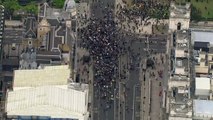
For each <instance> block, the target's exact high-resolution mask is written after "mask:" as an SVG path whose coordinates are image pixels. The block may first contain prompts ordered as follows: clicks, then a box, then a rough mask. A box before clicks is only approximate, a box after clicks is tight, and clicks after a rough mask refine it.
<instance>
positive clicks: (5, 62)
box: [2, 59, 19, 66]
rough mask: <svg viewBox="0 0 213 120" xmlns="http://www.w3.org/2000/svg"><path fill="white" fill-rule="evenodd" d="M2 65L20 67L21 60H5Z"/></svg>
mask: <svg viewBox="0 0 213 120" xmlns="http://www.w3.org/2000/svg"><path fill="white" fill-rule="evenodd" d="M2 65H11V66H18V65H19V60H18V59H3V61H2Z"/></svg>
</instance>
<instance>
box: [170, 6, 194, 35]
mask: <svg viewBox="0 0 213 120" xmlns="http://www.w3.org/2000/svg"><path fill="white" fill-rule="evenodd" d="M190 12H191V9H190V3H187V4H186V5H175V3H171V5H170V18H169V32H174V31H177V30H184V29H189V23H190Z"/></svg>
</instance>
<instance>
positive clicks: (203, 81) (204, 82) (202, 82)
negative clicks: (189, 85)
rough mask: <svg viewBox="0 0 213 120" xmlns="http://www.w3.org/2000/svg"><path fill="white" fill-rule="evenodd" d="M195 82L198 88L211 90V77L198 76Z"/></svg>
mask: <svg viewBox="0 0 213 120" xmlns="http://www.w3.org/2000/svg"><path fill="white" fill-rule="evenodd" d="M195 82H196V83H195V86H196V89H205V90H210V85H211V84H210V78H205V77H196V79H195Z"/></svg>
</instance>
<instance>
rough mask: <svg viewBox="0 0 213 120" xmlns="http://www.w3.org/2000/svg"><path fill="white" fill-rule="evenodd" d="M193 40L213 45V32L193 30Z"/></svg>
mask: <svg viewBox="0 0 213 120" xmlns="http://www.w3.org/2000/svg"><path fill="white" fill-rule="evenodd" d="M191 39H192V40H193V41H195V42H209V43H210V44H213V31H201V30H193V31H192V32H191Z"/></svg>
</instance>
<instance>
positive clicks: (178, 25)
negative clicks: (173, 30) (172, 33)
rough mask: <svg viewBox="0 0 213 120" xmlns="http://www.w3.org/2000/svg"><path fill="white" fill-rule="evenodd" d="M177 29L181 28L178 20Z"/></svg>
mask: <svg viewBox="0 0 213 120" xmlns="http://www.w3.org/2000/svg"><path fill="white" fill-rule="evenodd" d="M177 30H181V23H180V22H179V23H178V24H177Z"/></svg>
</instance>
